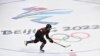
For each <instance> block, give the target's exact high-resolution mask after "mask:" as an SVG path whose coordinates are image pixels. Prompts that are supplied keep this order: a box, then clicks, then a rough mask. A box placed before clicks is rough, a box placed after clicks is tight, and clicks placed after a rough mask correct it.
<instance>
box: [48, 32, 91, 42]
mask: <svg viewBox="0 0 100 56" xmlns="http://www.w3.org/2000/svg"><path fill="white" fill-rule="evenodd" d="M50 37H51V38H52V39H53V40H55V41H57V42H61V41H64V42H80V41H82V40H83V39H86V38H89V37H90V34H88V33H85V32H75V33H71V35H68V34H64V33H56V34H52V35H51V36H50Z"/></svg>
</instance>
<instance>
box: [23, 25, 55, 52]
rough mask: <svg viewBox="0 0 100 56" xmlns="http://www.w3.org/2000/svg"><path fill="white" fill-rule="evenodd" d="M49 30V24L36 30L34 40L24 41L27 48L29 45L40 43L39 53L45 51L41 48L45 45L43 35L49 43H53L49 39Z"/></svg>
mask: <svg viewBox="0 0 100 56" xmlns="http://www.w3.org/2000/svg"><path fill="white" fill-rule="evenodd" d="M51 28H52V26H51V25H50V24H47V25H46V27H44V28H41V29H39V30H37V32H36V33H35V40H30V41H26V43H25V45H26V46H27V45H28V44H29V43H37V42H39V41H40V42H41V43H42V44H41V46H40V51H41V52H44V51H45V50H43V47H44V46H45V44H46V43H47V42H46V40H45V38H44V35H45V36H46V38H47V39H48V40H49V41H50V42H51V43H53V40H52V39H51V38H50V37H49V32H50V30H51Z"/></svg>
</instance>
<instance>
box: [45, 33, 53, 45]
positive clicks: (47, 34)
mask: <svg viewBox="0 0 100 56" xmlns="http://www.w3.org/2000/svg"><path fill="white" fill-rule="evenodd" d="M46 38H47V39H49V41H50V42H51V43H53V40H52V39H51V38H50V37H49V31H48V32H47V33H46Z"/></svg>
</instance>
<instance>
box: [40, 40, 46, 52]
mask: <svg viewBox="0 0 100 56" xmlns="http://www.w3.org/2000/svg"><path fill="white" fill-rule="evenodd" d="M41 42H42V44H41V46H40V51H42V52H44V51H45V50H43V47H44V46H45V44H46V40H45V39H42V40H41Z"/></svg>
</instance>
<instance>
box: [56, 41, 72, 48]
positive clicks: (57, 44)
mask: <svg viewBox="0 0 100 56" xmlns="http://www.w3.org/2000/svg"><path fill="white" fill-rule="evenodd" d="M54 43H55V44H57V45H60V46H62V47H64V48H66V47H69V46H71V45H68V46H64V45H62V44H59V43H57V42H54Z"/></svg>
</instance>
